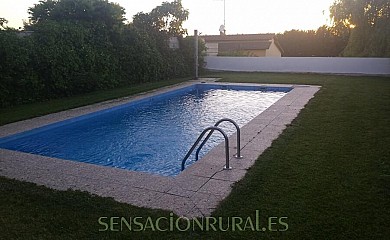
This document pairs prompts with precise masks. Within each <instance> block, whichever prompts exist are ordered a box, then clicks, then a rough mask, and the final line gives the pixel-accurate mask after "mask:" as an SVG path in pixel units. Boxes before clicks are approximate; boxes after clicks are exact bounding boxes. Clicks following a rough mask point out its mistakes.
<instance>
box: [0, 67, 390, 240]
mask: <svg viewBox="0 0 390 240" xmlns="http://www.w3.org/2000/svg"><path fill="white" fill-rule="evenodd" d="M207 76H208V77H210V76H214V77H221V78H222V80H223V81H230V82H256V83H296V84H315V85H321V86H322V88H321V90H320V91H319V92H318V93H317V94H316V96H315V98H314V99H312V100H311V101H310V102H309V104H308V105H307V106H306V108H305V109H304V110H302V112H301V113H300V115H299V116H298V118H297V119H296V120H294V122H293V123H292V124H291V125H290V126H289V127H288V128H287V129H286V130H285V131H284V133H283V134H282V135H281V136H280V137H279V138H278V139H277V140H276V141H274V143H273V145H272V146H271V148H269V149H268V150H266V152H264V153H263V154H262V155H261V156H260V158H259V160H258V161H257V162H256V164H255V165H254V166H253V167H252V168H251V169H250V170H249V172H248V173H247V175H246V176H245V178H244V179H243V180H241V181H240V182H238V183H237V184H235V186H234V188H233V191H232V194H231V195H230V196H229V197H228V198H226V199H225V200H224V201H223V202H222V203H221V204H220V206H219V207H218V209H217V210H216V212H215V213H214V215H213V216H215V217H219V216H221V217H224V219H227V218H228V217H233V216H234V217H238V216H242V217H244V218H247V217H254V215H255V211H256V210H258V211H259V212H260V214H261V216H262V217H263V218H268V217H287V219H284V222H286V223H287V224H288V230H287V231H284V232H278V231H276V232H273V231H268V230H267V231H265V232H253V231H250V229H247V231H229V232H221V231H219V232H214V231H208V232H207V231H187V232H179V231H174V232H169V231H168V232H158V231H155V232H153V231H150V230H149V231H145V232H142V233H140V232H129V231H122V232H121V231H119V232H99V228H101V226H100V225H99V224H98V218H99V217H100V216H120V217H122V216H123V217H127V218H128V217H134V216H143V217H145V218H146V217H148V216H150V217H152V218H154V219H157V218H158V217H160V216H165V217H167V216H169V212H166V211H159V210H151V209H142V208H138V207H133V206H130V205H126V204H120V203H117V202H115V201H113V200H112V199H107V198H101V197H97V196H91V195H89V194H87V193H82V192H77V191H76V192H75V191H67V192H60V191H53V190H50V189H47V188H44V187H38V186H36V185H34V184H31V183H23V182H19V181H15V180H9V179H5V178H0V239H388V236H390V164H389V161H390V150H389V149H390V148H389V146H390V78H389V77H366V76H360V77H357V76H356V77H355V76H354V77H348V76H331V75H314V74H271V73H209V74H208V75H207ZM156 87H157V86H156ZM100 94H101V93H100ZM92 95H93V94H91V96H92ZM121 96H122V95H121ZM113 97H114V96H113ZM81 99H82V98H80V99H79V100H75V101H76V102H78V104H79V105H80V104H81V103H80V102H79V101H81ZM57 101H58V105H66V102H67V101H71V99H67V100H64V103H61V102H62V100H57ZM88 103H89V102H88ZM45 104H48V103H44V104H43V105H42V108H46V106H47V105H45ZM39 106H40V104H36V107H37V108H39ZM65 108H68V107H65ZM15 109H23V107H18V108H15ZM15 111H16V110H15ZM18 111H19V110H18ZM53 111H58V109H57V110H53ZM12 112H13V109H8V110H4V111H0V113H1V116H2V119H3V118H7V116H3V114H4V113H5V114H11V113H12ZM18 116H19V117H18V118H15V117H14V118H13V119H15V120H16V119H25V118H28V117H30V116H34V114H31V113H30V112H28V111H26V110H24V111H23V110H20V111H19V113H18ZM2 121H3V123H4V122H7V121H4V120H2ZM0 170H1V169H0ZM224 227H226V221H225V225H224Z"/></svg>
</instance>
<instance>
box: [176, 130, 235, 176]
mask: <svg viewBox="0 0 390 240" xmlns="http://www.w3.org/2000/svg"><path fill="white" fill-rule="evenodd" d="M215 130H217V131H219V132H220V133H221V134H222V135H223V137H224V138H225V153H226V165H225V167H224V169H231V167H230V166H229V139H228V136H227V135H226V133H225V132H224V131H223V130H222V129H221V128H219V127H215V126H213V127H208V128H206V129H205V130H203V132H202V133H201V134H200V135H199V137H198V139H197V140H196V142H195V143H194V145H192V147H191V149H190V150H189V151H188V153H187V155H186V156H185V157H184V159H183V161H182V162H181V170H182V171H183V170H184V168H185V163H186V161H187V159H188V157H189V156H190V155H191V153H192V152H193V151H194V149H195V147H196V146H197V145H198V143H199V142H200V140H202V138H203V136H204V135H205V134H206V132H208V131H213V132H214V131H215Z"/></svg>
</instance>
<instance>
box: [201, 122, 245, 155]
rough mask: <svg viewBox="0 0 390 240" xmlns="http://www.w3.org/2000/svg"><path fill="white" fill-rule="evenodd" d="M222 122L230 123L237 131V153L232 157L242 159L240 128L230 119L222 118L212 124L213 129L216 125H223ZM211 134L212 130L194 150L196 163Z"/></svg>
mask: <svg viewBox="0 0 390 240" xmlns="http://www.w3.org/2000/svg"><path fill="white" fill-rule="evenodd" d="M223 122H230V123H232V124H233V125H234V126H235V127H236V129H237V153H236V155H234V157H235V158H242V156H241V140H240V139H241V131H240V127H239V126H238V124H237V123H236V122H235V121H233V120H232V119H230V118H222V119H221V120H219V121H218V122H216V123H215V124H214V127H218V125H219V124H221V123H223ZM213 132H214V130H211V132H210V133H209V134H208V135H207V137H206V138H205V139H204V140H203V142H202V143H201V144H200V146H199V147H198V149H197V150H196V155H195V161H198V159H199V152H200V150H201V149H202V147H203V146H204V145H205V144H206V142H207V140H209V138H210V137H211V135H212V134H213Z"/></svg>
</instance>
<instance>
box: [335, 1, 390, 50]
mask: <svg viewBox="0 0 390 240" xmlns="http://www.w3.org/2000/svg"><path fill="white" fill-rule="evenodd" d="M330 12H331V18H332V20H333V27H334V29H335V32H337V33H338V34H345V33H346V32H347V33H350V37H349V41H348V45H347V47H346V48H345V50H344V51H343V55H344V56H373V57H389V56H390V1H389V0H336V1H335V2H334V4H333V5H332V6H331V7H330Z"/></svg>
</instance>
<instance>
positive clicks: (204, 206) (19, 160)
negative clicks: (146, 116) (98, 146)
mask: <svg viewBox="0 0 390 240" xmlns="http://www.w3.org/2000/svg"><path fill="white" fill-rule="evenodd" d="M202 81H206V82H207V81H213V80H212V79H200V80H199V81H190V82H186V83H183V84H178V85H175V86H171V87H166V88H162V89H158V90H155V91H151V92H147V93H145V94H139V95H136V96H132V97H127V98H121V99H116V100H111V101H106V102H102V103H98V104H93V105H89V106H85V107H80V108H76V109H71V110H67V111H63V112H59V113H54V114H49V115H46V116H42V117H37V118H33V119H29V120H25V121H20V122H16V123H11V124H8V125H4V126H1V127H0V137H5V136H9V135H12V134H16V133H20V132H24V131H26V130H30V129H34V128H37V127H41V126H45V125H47V124H50V123H54V122H58V121H62V120H66V119H70V118H73V117H77V116H82V115H85V114H88V113H92V112H96V111H99V110H103V109H108V108H111V107H114V106H118V105H121V104H124V103H128V102H130V101H134V100H138V99H141V98H144V97H150V96H154V95H157V94H161V93H164V92H167V91H171V90H174V89H179V88H182V87H185V86H189V85H192V84H195V83H200V82H202ZM217 84H223V85H250V86H253V85H258V86H272V87H292V88H293V89H292V90H291V91H290V92H288V93H287V94H286V95H285V96H284V97H282V98H281V99H280V100H278V101H277V102H276V103H275V104H273V105H272V106H271V107H269V108H268V109H266V110H265V111H264V112H262V113H261V114H260V115H258V116H256V117H255V118H254V119H252V120H251V121H250V122H249V123H248V124H246V125H245V126H241V155H243V158H242V159H236V158H235V157H233V156H234V154H235V153H236V150H237V149H235V147H236V137H237V136H236V134H233V135H232V136H230V137H229V143H230V144H229V145H230V149H229V150H230V156H231V157H230V166H231V167H232V169H231V170H223V167H224V166H225V152H224V151H225V148H224V143H221V144H219V145H218V146H217V147H215V148H213V149H212V150H211V151H210V152H209V153H208V154H206V155H205V156H204V157H203V158H202V159H200V160H199V161H198V162H196V163H195V164H192V165H191V166H189V167H187V168H186V169H185V170H184V171H183V172H181V173H180V174H179V175H177V176H175V177H165V176H159V175H153V174H149V173H142V172H136V171H129V170H122V169H117V168H111V167H103V166H98V165H93V164H88V163H81V162H76V161H68V160H62V159H56V158H51V157H44V156H39V155H34V154H28V153H23V152H18V151H11V150H6V149H0V176H4V177H8V178H12V179H17V180H22V181H27V182H32V183H36V184H38V185H43V186H46V187H49V188H52V189H57V190H68V189H72V190H81V191H87V192H89V193H92V194H96V195H99V196H102V197H112V198H114V199H115V200H116V201H119V202H124V203H128V204H131V205H135V206H139V207H147V208H157V209H165V210H168V211H172V212H174V213H176V214H177V215H179V216H186V217H190V218H192V217H201V216H209V215H210V214H211V213H212V212H213V211H214V210H215V209H216V207H217V205H218V203H219V202H220V201H222V200H223V199H224V198H225V197H227V196H228V195H229V194H230V191H231V189H232V186H233V184H234V183H235V182H237V181H239V180H240V179H242V178H243V177H244V175H245V174H246V171H247V170H248V169H249V168H250V167H251V166H252V165H253V164H254V163H255V161H256V160H257V159H258V157H259V155H261V154H262V153H263V152H264V151H265V150H266V149H267V148H268V147H270V146H271V144H272V141H273V140H275V139H276V138H278V136H279V135H280V134H281V133H282V131H283V130H284V129H285V128H286V127H287V125H288V124H290V123H291V122H292V121H293V120H294V119H295V118H296V117H297V115H298V113H299V112H300V110H301V109H303V108H304V106H305V105H306V103H307V102H308V101H309V100H310V99H311V98H313V97H314V94H315V93H316V92H317V91H318V90H319V87H318V86H309V85H283V84H278V85H275V84H237V83H217ZM226 117H229V116H226ZM259 161H261V157H260V158H259ZM180 164H181V162H178V165H180Z"/></svg>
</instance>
